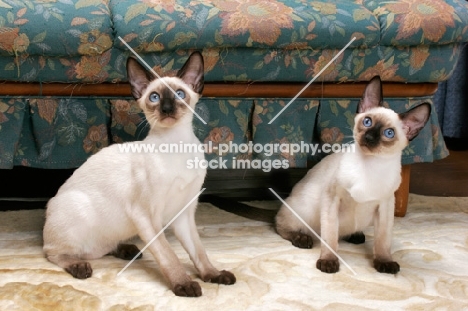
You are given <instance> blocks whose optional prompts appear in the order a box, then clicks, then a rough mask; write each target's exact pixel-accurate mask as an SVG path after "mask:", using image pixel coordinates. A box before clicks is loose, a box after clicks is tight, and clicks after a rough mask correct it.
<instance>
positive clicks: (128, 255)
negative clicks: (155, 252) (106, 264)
mask: <svg viewBox="0 0 468 311" xmlns="http://www.w3.org/2000/svg"><path fill="white" fill-rule="evenodd" d="M109 255H112V256H114V257H116V258H120V259H123V260H132V259H133V258H135V256H136V255H138V257H137V258H136V259H140V258H141V257H143V254H141V253H140V250H139V249H138V247H136V245H133V244H119V245H118V246H117V248H116V249H115V250H113V251H112V252H110V253H109Z"/></svg>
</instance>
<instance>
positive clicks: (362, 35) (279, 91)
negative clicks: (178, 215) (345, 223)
mask: <svg viewBox="0 0 468 311" xmlns="http://www.w3.org/2000/svg"><path fill="white" fill-rule="evenodd" d="M119 37H120V38H121V39H122V40H124V41H125V42H127V43H128V44H129V45H130V46H131V47H132V48H133V49H134V50H135V51H136V52H138V54H139V55H141V56H142V57H143V58H144V59H145V60H146V62H147V63H149V64H151V66H153V68H154V70H156V71H157V72H158V73H160V74H174V73H175V72H176V71H177V69H179V68H180V67H181V65H182V64H183V63H184V61H185V60H186V59H187V57H188V55H189V54H190V53H191V52H192V51H194V50H200V51H202V52H203V56H204V60H205V82H206V86H205V92H204V97H203V98H202V99H201V101H200V102H199V104H198V107H197V112H198V114H199V115H200V116H201V117H202V118H203V119H204V120H205V121H206V123H207V124H206V125H205V124H203V123H202V122H200V121H199V120H198V119H197V118H195V119H194V127H195V130H196V133H197V135H198V136H199V138H200V140H201V141H202V142H210V141H211V142H212V143H213V144H219V143H227V142H230V141H231V142H233V143H237V144H242V143H248V142H253V143H258V144H272V143H285V144H291V143H300V142H308V143H311V142H317V143H322V144H323V143H342V142H347V141H349V140H350V139H351V128H352V123H353V117H354V114H355V111H356V107H357V103H358V101H359V97H360V96H361V94H362V91H363V88H364V85H365V82H366V81H368V80H369V79H370V78H372V77H373V76H375V75H380V77H381V78H382V80H383V81H384V97H385V103H386V105H388V106H390V107H392V108H393V109H395V110H396V111H398V112H401V111H405V110H407V109H409V108H411V107H413V106H415V105H418V104H420V103H421V102H429V103H431V102H432V95H433V93H434V92H435V90H436V88H437V82H440V81H443V80H446V79H447V78H448V77H449V76H450V74H451V73H452V71H453V69H454V67H455V64H456V63H457V59H458V55H459V52H460V50H461V47H462V46H463V44H465V42H467V41H468V2H467V1H462V0H446V1H444V0H392V1H373V0H372V1H369V0H335V1H309V0H283V1H280V0H270V1H268V0H204V1H189V0H182V1H174V0H167V1H161V0H134V1H129V0H78V1H71V0H42V1H28V0H0V81H1V82H0V168H2V169H11V168H13V167H14V166H30V167H37V168H49V169H53V168H75V167H78V166H79V165H81V164H82V163H83V162H84V161H85V160H86V159H87V158H88V157H89V156H91V155H92V154H94V153H96V152H97V151H98V150H99V149H101V148H102V147H105V146H107V145H109V144H112V143H119V142H124V141H131V140H138V139H142V138H143V137H144V136H145V135H146V131H147V126H145V125H146V124H145V122H144V120H143V117H142V114H141V112H140V111H139V110H138V108H137V106H136V105H135V103H134V101H133V100H132V98H131V96H130V89H129V86H128V84H127V83H126V70H125V63H126V59H127V58H128V57H129V56H130V55H132V53H131V52H130V51H129V49H128V48H127V47H126V46H125V45H124V44H123V43H122V41H121V40H120V39H119ZM353 38H354V41H352V39H353ZM348 44H349V46H347V45H348ZM346 46H347V48H346V49H344V51H343V52H342V53H341V52H340V50H341V49H343V48H344V47H346ZM332 60H333V61H332ZM330 61H332V62H331V63H330V64H329V66H328V67H326V66H327V64H328V63H329V62H330ZM325 67H326V69H325V70H323V69H324V68H325ZM322 70H323V72H321V71H322ZM312 79H315V80H314V83H312V84H311V85H310V87H308V88H307V89H306V90H305V91H304V92H303V93H301V95H300V96H299V98H297V99H296V100H295V101H293V102H292V103H291V104H290V105H289V106H288V107H287V109H285V110H284V112H283V113H282V114H280V115H279V117H278V118H277V119H275V121H274V122H272V124H269V122H270V121H271V120H272V119H273V118H274V117H275V116H276V115H277V114H278V112H279V111H280V110H281V109H283V108H284V107H285V106H286V105H287V104H288V103H289V102H290V100H291V99H292V98H294V96H295V95H296V94H297V93H298V92H299V91H300V90H301V89H302V87H303V86H304V85H306V83H308V82H309V81H311V80H312ZM432 111H433V112H432V116H431V119H430V122H428V124H427V126H426V127H425V129H424V130H423V131H422V133H421V134H420V135H419V136H418V138H416V139H415V140H414V141H413V142H412V143H411V144H410V146H409V147H408V148H407V149H406V150H405V151H404V155H403V157H402V163H403V164H405V165H407V164H411V163H415V162H427V161H433V160H437V159H440V158H443V157H445V156H446V155H447V153H448V152H447V150H446V148H445V145H444V142H443V139H442V137H441V135H440V131H439V125H438V120H437V116H436V114H435V109H433V110H432ZM207 157H208V158H216V157H218V155H217V154H207ZM223 157H225V158H226V159H228V160H229V163H232V161H234V160H235V159H250V160H254V159H260V160H265V159H281V160H287V161H288V164H289V165H288V166H289V168H305V167H306V166H307V163H310V162H313V161H314V160H317V159H318V158H320V157H317V155H316V156H315V157H314V156H312V155H310V154H308V153H307V152H298V153H295V154H290V153H288V152H277V153H275V154H273V155H269V156H267V155H265V154H264V153H260V152H259V153H256V152H237V153H236V152H234V153H226V154H223Z"/></svg>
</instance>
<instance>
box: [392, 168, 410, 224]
mask: <svg viewBox="0 0 468 311" xmlns="http://www.w3.org/2000/svg"><path fill="white" fill-rule="evenodd" d="M410 175H411V165H403V166H402V167H401V184H400V187H399V188H398V189H397V191H395V216H397V217H403V216H405V215H406V209H407V207H408V197H409V184H410Z"/></svg>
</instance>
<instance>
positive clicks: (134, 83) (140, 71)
mask: <svg viewBox="0 0 468 311" xmlns="http://www.w3.org/2000/svg"><path fill="white" fill-rule="evenodd" d="M127 77H128V81H129V82H130V86H131V88H132V95H133V97H134V98H135V99H139V98H141V96H143V92H144V91H145V90H146V88H147V87H148V84H149V83H150V82H151V80H153V79H154V77H153V75H152V74H151V73H150V72H149V71H147V70H146V69H145V68H144V67H143V66H142V65H140V63H139V62H138V61H137V60H136V59H134V58H133V57H129V58H128V59H127Z"/></svg>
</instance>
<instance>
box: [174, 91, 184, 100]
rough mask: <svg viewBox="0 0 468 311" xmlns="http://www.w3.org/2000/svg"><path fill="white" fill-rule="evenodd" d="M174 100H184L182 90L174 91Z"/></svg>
mask: <svg viewBox="0 0 468 311" xmlns="http://www.w3.org/2000/svg"><path fill="white" fill-rule="evenodd" d="M176 98H177V99H184V98H185V93H184V91H182V90H177V91H176Z"/></svg>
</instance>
